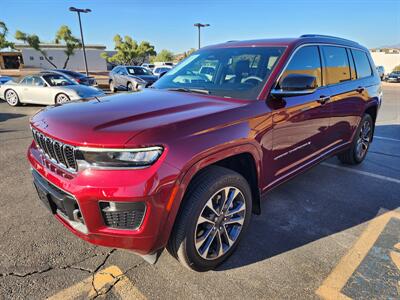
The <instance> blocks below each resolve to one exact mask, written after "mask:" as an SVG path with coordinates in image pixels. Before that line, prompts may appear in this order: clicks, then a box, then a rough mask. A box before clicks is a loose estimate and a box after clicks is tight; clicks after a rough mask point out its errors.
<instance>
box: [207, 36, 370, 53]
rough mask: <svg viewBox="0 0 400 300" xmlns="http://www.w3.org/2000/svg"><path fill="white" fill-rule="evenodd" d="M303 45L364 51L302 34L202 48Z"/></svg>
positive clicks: (349, 43) (346, 43)
mask: <svg viewBox="0 0 400 300" xmlns="http://www.w3.org/2000/svg"><path fill="white" fill-rule="evenodd" d="M305 43H321V44H322V43H324V44H336V45H343V46H348V47H355V48H360V49H364V50H366V48H365V47H363V46H361V45H360V44H358V43H357V42H354V41H351V40H348V39H344V38H340V37H336V36H329V35H321V34H303V35H301V36H299V37H297V38H274V39H257V40H245V41H227V42H225V43H221V44H217V45H211V46H207V47H204V48H203V49H207V48H229V47H254V46H284V47H287V46H296V45H300V44H305Z"/></svg>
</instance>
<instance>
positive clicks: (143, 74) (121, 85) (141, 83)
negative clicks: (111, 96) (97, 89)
mask: <svg viewBox="0 0 400 300" xmlns="http://www.w3.org/2000/svg"><path fill="white" fill-rule="evenodd" d="M157 79H158V77H157V76H154V75H153V73H151V72H150V71H149V70H147V69H146V68H144V67H139V66H117V67H115V68H114V69H112V71H111V72H110V79H109V81H108V82H109V84H110V91H112V92H116V91H117V90H125V91H126V90H128V91H138V90H141V89H143V88H145V87H148V86H150V85H152V84H153V83H154V82H155V81H156V80H157Z"/></svg>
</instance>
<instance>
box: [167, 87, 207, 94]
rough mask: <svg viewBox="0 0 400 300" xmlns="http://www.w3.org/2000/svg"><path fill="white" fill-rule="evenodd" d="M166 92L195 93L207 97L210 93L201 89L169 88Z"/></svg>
mask: <svg viewBox="0 0 400 300" xmlns="http://www.w3.org/2000/svg"><path fill="white" fill-rule="evenodd" d="M167 90H168V91H174V92H184V93H197V94H204V95H209V94H210V91H207V90H202V89H188V88H170V89H167Z"/></svg>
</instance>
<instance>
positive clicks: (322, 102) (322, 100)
mask: <svg viewBox="0 0 400 300" xmlns="http://www.w3.org/2000/svg"><path fill="white" fill-rule="evenodd" d="M329 100H331V97H330V96H320V97H319V99H318V100H317V102H318V103H321V104H325V103H326V102H328V101H329Z"/></svg>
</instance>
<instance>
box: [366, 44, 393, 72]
mask: <svg viewBox="0 0 400 300" xmlns="http://www.w3.org/2000/svg"><path fill="white" fill-rule="evenodd" d="M385 50H387V51H382V49H380V50H375V49H373V50H371V56H372V59H373V60H374V62H375V65H376V66H383V67H384V68H385V74H388V73H390V72H392V71H393V69H394V68H395V67H396V66H400V49H385Z"/></svg>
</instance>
